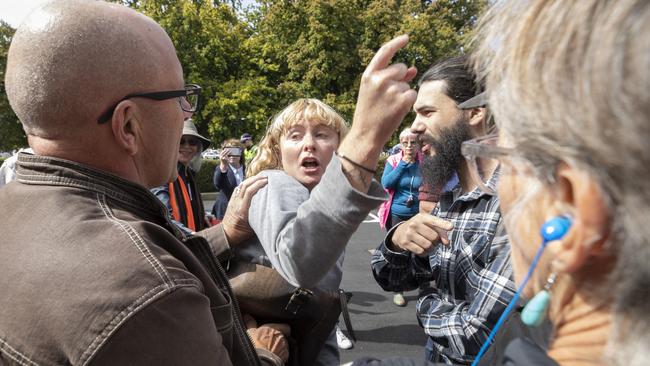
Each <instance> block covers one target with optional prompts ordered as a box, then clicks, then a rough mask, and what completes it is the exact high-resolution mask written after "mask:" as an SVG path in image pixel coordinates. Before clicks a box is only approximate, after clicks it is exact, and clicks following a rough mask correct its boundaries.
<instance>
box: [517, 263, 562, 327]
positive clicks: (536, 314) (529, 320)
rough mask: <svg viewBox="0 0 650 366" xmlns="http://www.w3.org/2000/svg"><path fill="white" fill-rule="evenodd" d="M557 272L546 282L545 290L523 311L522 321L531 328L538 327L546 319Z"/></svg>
mask: <svg viewBox="0 0 650 366" xmlns="http://www.w3.org/2000/svg"><path fill="white" fill-rule="evenodd" d="M556 276H557V274H556V273H555V272H553V273H551V275H550V276H548V279H547V280H546V285H544V289H543V290H542V291H540V292H538V293H537V294H536V295H535V296H534V297H533V298H532V299H531V300H530V301H529V302H528V303H527V304H526V306H524V310H522V311H521V321H522V322H523V323H524V324H526V325H527V326H529V327H536V326H539V325H540V324H542V322H543V321H544V319H546V313H547V312H548V306H549V305H550V303H551V287H553V284H554V283H555V277H556Z"/></svg>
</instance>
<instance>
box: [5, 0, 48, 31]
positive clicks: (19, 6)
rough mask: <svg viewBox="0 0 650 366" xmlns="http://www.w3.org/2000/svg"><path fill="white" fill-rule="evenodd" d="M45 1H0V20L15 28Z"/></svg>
mask: <svg viewBox="0 0 650 366" xmlns="http://www.w3.org/2000/svg"><path fill="white" fill-rule="evenodd" d="M45 1H46V0H0V19H2V20H4V21H5V22H7V23H9V24H10V25H11V26H12V27H14V28H16V27H17V26H18V25H19V24H20V23H21V22H22V21H23V19H24V18H25V17H26V16H27V14H29V13H30V12H31V11H32V10H34V8H36V7H37V6H39V5H40V4H42V3H44V2H45Z"/></svg>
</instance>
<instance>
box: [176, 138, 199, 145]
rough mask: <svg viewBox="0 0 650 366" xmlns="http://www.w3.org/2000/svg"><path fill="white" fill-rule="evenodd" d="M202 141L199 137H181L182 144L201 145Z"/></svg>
mask: <svg viewBox="0 0 650 366" xmlns="http://www.w3.org/2000/svg"><path fill="white" fill-rule="evenodd" d="M200 143H201V141H199V139H195V138H191V137H190V138H185V137H181V145H185V144H187V145H190V146H199V144H200Z"/></svg>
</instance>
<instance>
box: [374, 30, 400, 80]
mask: <svg viewBox="0 0 650 366" xmlns="http://www.w3.org/2000/svg"><path fill="white" fill-rule="evenodd" d="M408 41H409V36H408V34H403V35H401V36H398V37H395V38H393V39H391V40H390V41H388V42H387V43H386V44H384V45H383V46H381V48H379V51H377V53H376V54H375V56H374V57H373V58H372V60H370V63H369V64H368V67H367V68H366V72H373V71H376V70H383V69H385V68H386V67H388V65H389V64H390V61H391V60H392V59H393V56H395V54H396V53H397V51H399V50H400V49H402V48H403V47H404V46H406V44H407V43H408Z"/></svg>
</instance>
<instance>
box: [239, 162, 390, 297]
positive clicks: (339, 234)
mask: <svg viewBox="0 0 650 366" xmlns="http://www.w3.org/2000/svg"><path fill="white" fill-rule="evenodd" d="M261 174H265V175H268V177H269V179H268V182H269V183H268V185H267V186H266V187H265V188H264V189H262V190H260V192H258V194H257V195H255V197H253V201H252V203H251V209H250V211H249V220H250V225H251V227H252V228H253V230H254V231H255V234H256V235H257V237H258V239H259V241H260V243H261V244H262V247H263V248H264V251H265V252H266V254H267V256H268V257H269V259H270V261H271V264H272V265H273V267H274V268H275V269H276V270H277V271H278V272H279V273H280V274H281V275H282V276H283V277H284V278H285V279H286V280H287V281H288V282H289V283H291V284H293V285H294V286H301V287H307V288H309V287H313V286H315V285H316V284H317V283H318V282H319V281H320V280H321V279H322V278H323V276H325V274H326V273H327V272H328V271H329V270H330V268H331V267H332V266H333V265H334V263H335V262H336V260H337V259H338V258H339V256H340V255H341V253H342V252H343V250H344V249H345V246H346V245H347V243H348V241H349V239H350V237H351V236H352V234H353V233H354V232H355V231H356V229H357V228H358V226H359V224H361V222H363V220H364V219H365V218H366V216H367V215H368V212H370V210H371V209H373V208H375V207H377V206H379V204H380V203H381V202H383V201H384V200H385V198H386V196H385V192H384V190H383V188H382V187H381V186H380V185H379V184H378V183H377V182H376V181H375V182H373V183H372V184H371V185H370V187H369V188H368V193H362V192H359V191H358V190H356V189H354V188H353V187H352V185H351V184H350V183H349V181H348V180H347V179H346V177H345V175H344V173H343V170H342V168H341V164H340V161H339V160H338V159H337V158H336V157H333V158H332V160H331V161H330V164H329V165H328V167H327V170H326V172H325V175H324V176H323V179H322V180H321V182H320V184H318V185H317V186H316V188H314V189H313V191H312V192H311V195H310V194H309V191H308V190H307V189H306V188H305V187H304V186H303V185H302V184H300V183H299V182H298V181H296V180H295V179H293V178H291V177H290V176H288V175H287V174H286V173H284V172H281V171H267V172H262V173H261Z"/></svg>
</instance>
